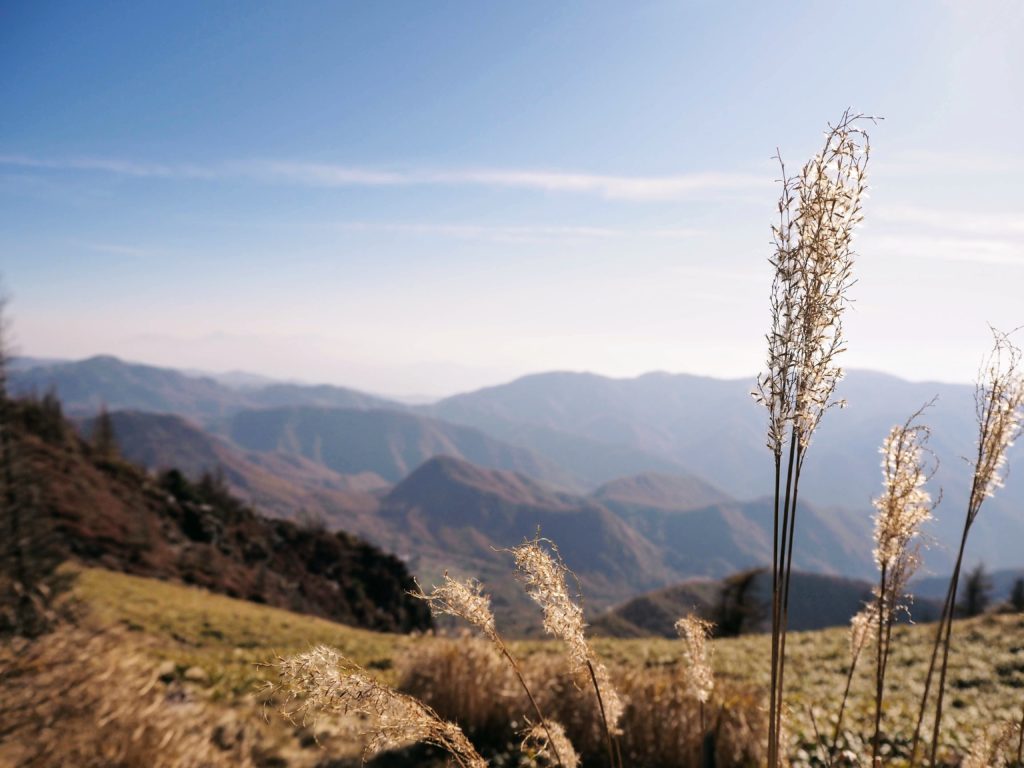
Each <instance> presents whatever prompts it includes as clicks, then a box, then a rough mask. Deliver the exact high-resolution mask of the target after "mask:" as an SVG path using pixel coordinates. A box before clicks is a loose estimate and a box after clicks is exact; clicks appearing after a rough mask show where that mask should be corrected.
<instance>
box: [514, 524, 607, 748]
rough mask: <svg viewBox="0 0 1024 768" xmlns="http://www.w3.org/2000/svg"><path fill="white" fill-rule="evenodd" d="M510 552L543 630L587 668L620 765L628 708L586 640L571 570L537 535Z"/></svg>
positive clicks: (575, 664) (577, 666) (574, 663)
mask: <svg viewBox="0 0 1024 768" xmlns="http://www.w3.org/2000/svg"><path fill="white" fill-rule="evenodd" d="M511 552H512V555H513V556H514V557H515V561H516V569H517V571H518V573H519V575H520V577H521V578H522V580H523V582H524V583H525V584H526V590H527V593H528V594H529V595H530V597H531V598H532V599H533V601H534V602H535V603H537V604H538V605H539V606H540V607H541V609H542V610H543V612H544V631H545V632H547V633H548V634H550V635H552V636H554V637H557V638H559V639H560V640H562V641H563V642H564V643H565V646H566V649H567V654H568V657H569V661H570V663H571V664H572V666H573V669H574V671H582V670H586V672H587V674H588V676H589V677H590V681H591V684H592V685H593V686H594V695H595V696H596V697H597V705H598V710H599V711H600V714H601V726H602V728H603V730H604V736H605V742H606V747H607V750H608V761H609V764H610V765H612V766H620V767H621V765H622V756H621V754H620V751H619V748H618V743H617V739H616V737H617V735H618V723H619V720H621V718H622V715H623V713H624V711H625V707H624V705H623V703H622V700H621V699H620V698H619V695H618V693H617V692H616V691H615V687H614V686H613V685H612V682H611V678H610V676H609V675H608V670H607V668H606V667H605V666H604V664H603V663H601V661H600V660H599V659H598V658H597V655H596V654H595V653H594V650H593V648H591V646H590V643H589V642H588V641H587V637H586V633H585V632H584V628H585V626H586V625H585V624H584V622H583V609H582V608H581V607H580V605H579V604H578V602H576V601H575V600H573V599H572V596H571V595H570V594H569V588H568V584H567V582H566V577H567V576H569V575H573V574H572V572H571V571H570V570H569V569H568V568H567V567H566V565H565V563H564V562H562V558H561V556H560V555H559V553H558V549H557V547H555V545H554V544H553V543H552V542H550V541H548V540H546V539H541V538H539V537H537V538H534V539H531V540H529V541H525V542H523V543H522V544H520V545H519V546H518V547H513V548H512V550H511Z"/></svg>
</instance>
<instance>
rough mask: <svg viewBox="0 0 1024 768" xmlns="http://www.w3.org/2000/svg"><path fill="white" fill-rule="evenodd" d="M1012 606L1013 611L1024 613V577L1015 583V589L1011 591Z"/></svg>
mask: <svg viewBox="0 0 1024 768" xmlns="http://www.w3.org/2000/svg"><path fill="white" fill-rule="evenodd" d="M1010 606H1011V607H1012V608H1013V610H1015V611H1018V612H1020V613H1024V577H1021V578H1019V579H1017V580H1016V581H1014V582H1013V589H1012V590H1011V591H1010Z"/></svg>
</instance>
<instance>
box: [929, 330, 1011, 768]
mask: <svg viewBox="0 0 1024 768" xmlns="http://www.w3.org/2000/svg"><path fill="white" fill-rule="evenodd" d="M991 330H992V335H993V346H992V351H991V353H990V354H989V355H988V357H987V358H986V359H985V361H984V362H983V363H982V366H981V370H980V372H979V375H978V383H977V385H976V386H975V390H974V406H975V416H976V418H977V422H978V441H977V449H976V454H975V457H974V460H973V462H972V463H973V467H974V473H973V476H972V479H971V491H970V495H969V496H968V501H967V514H966V516H965V518H964V526H963V530H962V533H961V535H960V545H959V547H958V549H957V556H956V561H955V564H954V566H953V574H952V576H951V577H950V581H949V588H948V589H947V590H946V601H945V603H944V605H943V608H942V615H941V617H940V619H939V624H938V627H937V629H936V633H935V640H934V643H933V645H932V654H931V660H930V661H929V664H928V673H927V675H926V677H925V686H924V693H923V695H922V696H921V704H920V707H919V709H918V716H917V724H916V726H915V728H914V737H913V741H912V745H911V757H910V763H911V765H912V766H916V765H917V753H918V750H919V747H920V740H921V729H922V725H923V722H924V716H925V712H926V711H927V708H928V700H929V695H930V692H931V687H932V682H933V678H934V675H935V671H936V668H938V673H939V679H938V685H937V686H936V694H935V695H936V699H935V717H934V720H933V722H932V744H931V751H930V755H929V763H930V764H931V765H932V766H934V765H935V763H936V759H937V757H938V750H939V737H940V736H941V733H942V713H943V710H942V708H943V703H944V697H945V688H946V674H947V671H948V666H949V648H950V643H951V638H952V633H953V616H954V614H955V612H956V594H957V588H958V586H959V582H960V571H961V568H962V566H963V560H964V550H965V549H966V546H967V537H968V535H969V534H970V532H971V527H972V526H973V525H974V521H975V520H976V519H977V517H978V514H979V513H980V512H981V507H982V505H983V504H984V502H985V499H987V498H988V497H990V496H992V495H993V494H994V493H995V491H996V489H998V488H1000V487H1002V484H1003V476H1004V468H1005V465H1006V451H1007V449H1008V448H1009V447H1010V446H1012V445H1013V441H1014V440H1015V439H1016V438H1017V437H1018V436H1019V435H1020V431H1021V418H1022V416H1024V375H1022V373H1021V371H1020V363H1021V350H1020V348H1019V347H1017V346H1016V345H1015V344H1014V343H1013V342H1012V341H1011V339H1010V335H1011V334H1008V333H1004V332H1001V331H998V330H996V329H995V328H992V329H991ZM1011 333H1012V332H1011ZM940 659H941V662H940Z"/></svg>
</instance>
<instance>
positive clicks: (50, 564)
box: [0, 297, 69, 637]
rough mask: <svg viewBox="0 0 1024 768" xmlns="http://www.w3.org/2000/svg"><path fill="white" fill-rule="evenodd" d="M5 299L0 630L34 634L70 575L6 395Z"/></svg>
mask: <svg viewBox="0 0 1024 768" xmlns="http://www.w3.org/2000/svg"><path fill="white" fill-rule="evenodd" d="M6 305H7V303H6V299H5V298H3V297H0V529H2V531H3V536H2V539H0V633H3V634H19V635H24V636H27V637H35V636H37V635H40V634H43V633H45V632H46V631H47V630H48V629H49V628H50V626H51V625H52V623H53V621H54V618H55V615H54V612H53V605H54V601H55V599H56V597H57V596H58V595H59V593H61V592H63V591H65V590H66V589H67V587H68V586H69V576H68V575H67V574H66V573H63V572H61V571H60V570H59V567H60V564H61V562H62V561H63V553H62V551H61V549H60V547H59V545H58V543H57V542H56V540H55V537H54V531H53V526H52V520H51V519H50V516H49V514H48V513H47V512H46V510H45V509H44V507H43V506H42V505H41V504H40V499H39V492H38V491H39V489H38V488H37V487H36V484H35V483H34V481H33V478H32V471H31V465H30V462H28V461H27V460H26V455H25V450H24V447H23V440H24V437H23V435H22V434H21V433H22V431H23V430H22V427H21V424H20V421H21V420H22V419H20V416H23V414H21V413H20V411H19V409H20V408H21V406H20V405H19V404H18V403H16V402H15V401H14V400H12V399H11V398H10V397H8V395H7V369H8V363H9V357H10V343H9V332H8V320H7V313H6ZM24 407H25V408H29V407H34V408H35V409H36V410H37V411H39V410H40V406H39V405H38V404H35V405H33V404H31V403H29V404H25V405H24ZM21 409H22V410H24V408H21Z"/></svg>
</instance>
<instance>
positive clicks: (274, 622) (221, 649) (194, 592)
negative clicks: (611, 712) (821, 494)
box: [76, 569, 1024, 765]
mask: <svg viewBox="0 0 1024 768" xmlns="http://www.w3.org/2000/svg"><path fill="white" fill-rule="evenodd" d="M76 591H77V595H78V597H79V599H80V600H81V601H83V603H85V604H86V605H88V606H89V610H90V613H91V614H92V615H93V616H94V617H95V618H97V619H98V620H100V621H101V622H103V623H109V624H116V625H120V626H123V627H126V628H128V629H129V630H131V631H132V632H137V633H139V636H140V637H142V638H144V639H145V647H146V648H147V649H148V652H149V653H151V654H152V656H153V660H154V662H155V663H157V664H163V665H165V666H166V665H167V664H168V662H171V663H173V664H174V665H175V667H176V669H177V670H178V671H179V672H180V673H182V674H184V672H185V671H186V670H188V669H190V668H199V669H200V670H202V672H203V673H204V674H201V675H194V677H196V679H197V680H198V682H197V683H196V684H197V685H200V686H203V687H205V688H207V689H208V690H209V692H210V694H211V696H212V698H213V699H215V700H220V701H222V702H224V703H225V704H230V702H232V701H239V700H241V699H243V698H251V694H253V693H254V692H256V691H258V690H259V688H260V686H261V684H262V683H263V682H264V681H266V680H267V679H269V678H270V677H271V670H268V669H266V668H265V667H262V666H260V665H262V664H266V663H267V662H270V661H272V660H273V659H274V658H275V657H277V656H278V655H287V654H290V653H295V652H299V651H302V650H305V649H308V648H309V647H311V646H313V645H316V644H320V643H323V644H326V645H330V646H332V647H334V648H337V649H338V650H340V651H341V652H342V653H344V654H345V655H347V656H349V657H351V658H353V659H354V660H356V661H357V662H358V663H360V664H361V665H363V666H364V667H366V668H367V669H370V670H371V671H373V672H374V673H375V674H378V675H380V676H381V677H382V678H383V679H384V680H386V681H388V682H394V681H395V679H396V675H397V670H398V669H399V668H400V667H401V664H402V658H403V655H404V654H405V653H406V652H408V651H410V650H411V649H412V648H413V647H414V646H415V645H419V646H420V647H422V645H423V644H427V643H437V642H443V641H440V640H433V639H429V638H415V637H405V636H399V635H386V634H378V633H373V632H367V631H363V630H358V629H354V628H351V627H344V626H341V625H338V624H333V623H331V622H328V621H324V620H321V619H317V618H312V617H307V616H300V615H296V614H292V613H288V612H286V611H281V610H278V609H274V608H269V607H266V606H261V605H256V604H253V603H248V602H243V601H238V600H233V599H230V598H227V597H222V596H218V595H212V594H209V593H207V592H205V591H202V590H199V589H194V588H191V587H185V586H179V585H173V584H168V583H163V582H157V581H153V580H150V579H143V578H137V577H133V576H126V575H123V574H115V573H111V572H107V571H103V570H98V569H87V570H83V571H82V572H81V573H80V576H79V579H78V586H77V588H76ZM932 632H933V627H932V626H931V625H923V626H899V627H897V628H896V630H895V633H896V642H895V648H896V650H895V656H894V658H893V660H892V662H891V673H890V677H889V680H890V683H889V685H888V686H887V692H886V696H887V706H886V721H885V725H884V730H885V732H886V734H887V735H888V739H887V740H888V741H889V742H890V743H893V744H899V743H900V742H902V741H904V740H906V739H907V738H909V736H910V734H911V731H912V728H913V717H914V715H915V712H916V710H915V706H916V703H917V701H918V699H919V696H920V691H921V685H922V681H923V679H924V673H925V668H926V662H927V653H928V650H929V649H930V642H931V633H932ZM768 643H769V639H768V637H767V636H763V635H762V636H751V637H744V638H739V639H728V640H719V641H716V642H715V643H714V666H715V670H716V674H717V676H718V679H719V680H720V681H721V683H722V684H723V685H728V684H734V686H735V687H745V688H755V689H756V688H764V687H766V686H767V683H768V672H769V670H768V665H767V664H766V663H764V660H765V659H766V658H767V653H768V647H769V646H768ZM596 646H597V648H598V651H599V653H600V654H601V655H602V656H603V657H604V658H605V660H606V661H607V662H608V664H609V666H610V667H611V668H612V669H613V670H618V671H619V672H620V673H622V672H625V671H627V670H638V669H644V668H646V669H665V668H671V667H673V666H675V665H678V664H679V663H680V655H681V646H680V643H678V642H674V641H672V640H664V639H650V640H614V639H599V640H597V641H596ZM515 649H516V651H517V653H518V654H520V655H521V656H523V657H524V658H526V659H527V663H528V664H529V663H531V660H534V661H536V660H538V659H541V658H542V657H548V656H550V657H555V656H557V655H558V654H559V652H560V649H559V648H558V646H557V645H556V644H554V643H550V642H546V641H528V642H520V643H516V644H515ZM788 649H789V653H790V658H791V662H790V664H791V665H790V667H789V668H788V675H787V679H788V682H787V698H788V701H789V703H790V705H791V707H792V714H791V725H790V728H791V732H792V733H793V735H794V737H795V738H796V740H797V741H798V742H799V743H800V744H801V745H802V746H803V750H804V751H803V752H802V753H800V754H798V755H797V760H796V763H797V764H805V765H809V764H814V755H813V742H814V733H815V724H816V725H817V728H818V729H819V730H820V732H821V733H822V734H823V735H825V734H827V735H828V736H829V737H831V733H832V728H833V722H834V718H835V715H836V712H837V709H838V704H839V699H840V697H841V694H842V687H843V683H844V681H845V675H846V672H847V670H848V664H849V650H848V633H847V631H846V630H845V629H843V628H837V629H832V630H826V631H819V632H798V633H792V634H791V635H790V637H789V641H788ZM871 662H872V660H871V658H870V653H866V655H865V657H862V660H861V663H860V666H859V668H858V672H857V674H856V675H855V678H854V684H853V688H852V692H851V697H850V702H849V704H848V705H847V706H848V709H847V719H846V729H845V730H847V731H848V732H849V734H850V738H851V740H852V742H851V743H852V746H854V747H855V748H856V747H857V746H858V744H857V740H858V738H859V734H867V733H870V731H871V727H870V720H871V716H872V706H873V689H872V685H873V683H872V665H871ZM948 701H949V708H948V712H949V717H948V720H946V726H945V728H944V731H945V735H944V738H945V741H946V742H947V743H948V744H950V745H951V746H955V747H956V748H957V749H958V750H969V749H970V747H971V745H972V743H973V741H974V740H975V739H976V738H977V736H978V734H979V732H980V729H981V728H983V727H984V726H986V725H990V724H995V723H999V722H1005V721H1013V722H1019V720H1020V718H1021V707H1022V706H1024V616H1022V615H1015V616H1011V615H1003V616H986V617H982V618H978V619H973V620H970V621H963V622H958V623H957V624H956V625H955V627H954V652H953V655H952V658H951V665H950V680H949V696H948Z"/></svg>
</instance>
